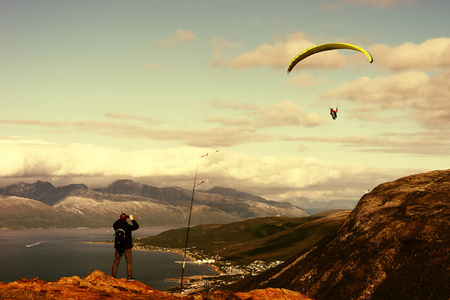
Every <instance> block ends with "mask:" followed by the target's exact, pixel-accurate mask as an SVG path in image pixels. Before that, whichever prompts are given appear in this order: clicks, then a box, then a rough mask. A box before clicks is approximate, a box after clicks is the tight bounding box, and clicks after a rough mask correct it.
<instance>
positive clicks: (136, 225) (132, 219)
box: [130, 215, 139, 231]
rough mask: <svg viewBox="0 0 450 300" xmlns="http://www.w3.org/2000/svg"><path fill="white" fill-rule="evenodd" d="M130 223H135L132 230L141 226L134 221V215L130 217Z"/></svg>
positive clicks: (131, 227)
mask: <svg viewBox="0 0 450 300" xmlns="http://www.w3.org/2000/svg"><path fill="white" fill-rule="evenodd" d="M130 221H131V223H133V225H131V226H130V230H131V231H133V230H136V229H138V228H139V224H138V223H137V222H136V220H135V219H134V217H133V215H130Z"/></svg>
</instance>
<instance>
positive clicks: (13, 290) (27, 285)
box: [0, 270, 311, 300]
mask: <svg viewBox="0 0 450 300" xmlns="http://www.w3.org/2000/svg"><path fill="white" fill-rule="evenodd" d="M0 295H1V296H0V297H1V299H58V300H59V299H61V300H66V299H91V300H94V299H123V300H129V299H158V300H175V299H187V300H194V299H195V300H202V299H205V300H206V299H210V300H225V299H227V300H228V299H230V300H233V299H234V300H244V299H246V300H250V299H253V300H278V299H280V300H281V299H283V300H302V299H311V298H308V297H306V296H304V295H302V294H301V293H299V292H294V291H289V290H286V289H273V288H270V289H265V290H256V291H250V292H247V293H233V292H228V291H214V292H202V293H198V294H190V295H182V294H179V295H174V294H170V293H163V292H161V291H158V290H155V289H153V288H151V287H149V286H147V285H145V284H144V283H142V282H140V281H132V282H129V281H127V280H126V279H124V278H122V279H116V278H113V277H111V276H109V275H107V274H105V273H104V272H102V271H98V270H96V271H93V272H92V273H90V274H88V275H87V276H86V277H85V278H83V279H81V278H80V277H78V276H73V277H63V278H61V279H59V280H58V281H54V282H46V281H42V280H39V279H21V280H18V281H15V282H11V283H1V282H0Z"/></svg>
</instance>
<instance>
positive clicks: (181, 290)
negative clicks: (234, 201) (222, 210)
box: [180, 154, 208, 293]
mask: <svg viewBox="0 0 450 300" xmlns="http://www.w3.org/2000/svg"><path fill="white" fill-rule="evenodd" d="M206 155H208V154H206ZM203 156H205V155H203ZM203 156H202V157H203ZM202 157H200V158H202ZM199 162H200V159H199V160H198V162H197V168H196V169H195V176H194V186H193V187H192V197H191V207H190V209H189V220H188V226H187V231H186V243H185V245H184V256H183V267H182V269H181V282H180V293H182V292H183V278H184V268H185V267H186V255H187V246H188V239H189V228H190V226H191V216H192V205H193V204H194V193H195V185H196V182H197V171H198V164H199Z"/></svg>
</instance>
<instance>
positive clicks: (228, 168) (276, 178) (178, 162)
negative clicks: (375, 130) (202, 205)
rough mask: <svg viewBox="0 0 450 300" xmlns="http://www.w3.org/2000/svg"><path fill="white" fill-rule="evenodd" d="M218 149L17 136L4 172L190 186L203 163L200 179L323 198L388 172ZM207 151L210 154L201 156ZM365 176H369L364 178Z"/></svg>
mask: <svg viewBox="0 0 450 300" xmlns="http://www.w3.org/2000/svg"><path fill="white" fill-rule="evenodd" d="M215 151H216V149H205V148H196V147H178V148H166V149H143V150H134V151H121V150H117V149H112V148H107V147H98V146H94V145H91V144H70V145H53V144H52V145H45V146H42V147H41V146H35V147H29V145H27V146H25V145H17V144H16V143H15V141H14V140H11V143H10V144H8V143H7V140H3V147H1V148H0V158H1V159H0V163H1V164H2V168H1V169H0V176H1V177H3V178H16V180H17V181H19V180H27V179H29V180H32V179H33V180H37V179H40V180H45V179H48V180H53V181H54V182H58V183H65V184H67V183H68V182H70V183H73V182H80V180H83V181H84V182H83V183H85V184H88V185H89V184H91V183H92V182H95V183H96V184H97V185H98V184H100V185H107V184H109V183H110V182H111V178H115V179H119V178H131V179H134V180H136V181H138V182H142V183H152V184H154V185H158V186H173V185H174V184H176V185H178V186H181V187H184V188H191V187H192V183H193V176H194V171H195V168H196V165H197V163H198V164H199V169H198V171H199V173H198V175H199V176H198V178H200V179H209V180H211V181H213V182H214V185H218V186H224V187H231V188H236V189H238V190H243V191H248V192H252V193H254V194H256V195H261V196H267V197H269V198H271V199H278V198H277V197H281V196H280V195H279V194H284V193H285V192H286V190H289V195H290V196H292V195H297V196H300V195H305V194H307V193H309V194H312V193H313V192H314V191H315V193H316V197H318V198H320V195H327V194H330V192H331V191H332V190H334V188H333V187H329V188H327V186H330V185H331V186H334V185H336V184H339V182H341V181H348V180H349V178H352V179H353V180H354V181H355V182H357V184H355V189H354V191H353V194H352V196H353V197H355V199H358V198H359V197H360V196H361V195H362V194H361V193H362V192H361V187H360V186H361V185H362V186H365V187H368V188H371V187H373V184H374V183H373V182H371V179H373V177H371V176H368V175H367V174H374V175H373V176H375V177H382V174H383V172H385V170H374V169H370V171H369V169H368V168H365V167H357V166H355V167H351V166H348V165H342V164H337V163H334V162H326V161H320V160H317V159H314V158H299V157H275V156H264V157H256V156H251V155H246V154H238V153H235V152H230V151H226V150H220V152H217V153H216V152H215ZM205 153H210V154H211V155H208V156H206V157H203V158H201V156H202V155H204V154H205ZM368 177H370V178H368ZM360 178H365V179H364V182H361V180H359V179H360ZM206 188H207V187H206ZM306 189H307V190H308V192H305V190H306ZM295 191H297V193H296V192H295ZM285 196H286V195H285Z"/></svg>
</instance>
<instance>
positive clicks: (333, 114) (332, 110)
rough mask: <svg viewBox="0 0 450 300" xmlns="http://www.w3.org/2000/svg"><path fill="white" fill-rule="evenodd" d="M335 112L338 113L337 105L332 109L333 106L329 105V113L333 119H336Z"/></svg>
mask: <svg viewBox="0 0 450 300" xmlns="http://www.w3.org/2000/svg"><path fill="white" fill-rule="evenodd" d="M337 113H338V108H337V107H336V109H333V108H331V107H330V115H331V117H332V118H333V120H336V118H337Z"/></svg>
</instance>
